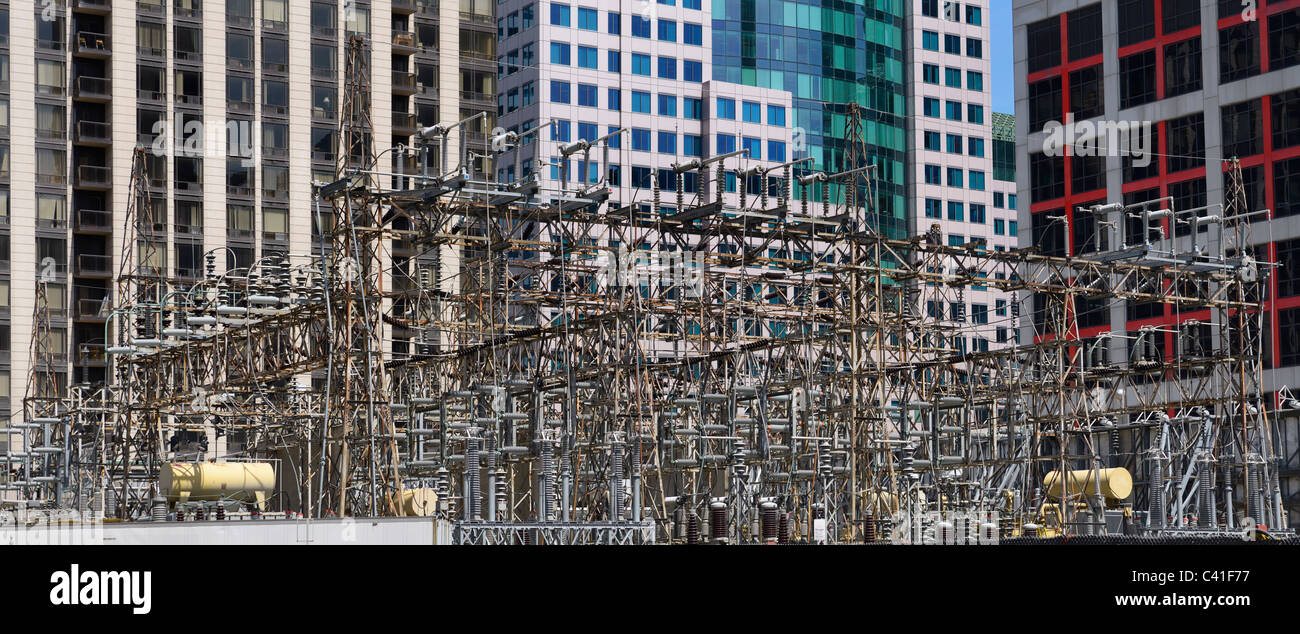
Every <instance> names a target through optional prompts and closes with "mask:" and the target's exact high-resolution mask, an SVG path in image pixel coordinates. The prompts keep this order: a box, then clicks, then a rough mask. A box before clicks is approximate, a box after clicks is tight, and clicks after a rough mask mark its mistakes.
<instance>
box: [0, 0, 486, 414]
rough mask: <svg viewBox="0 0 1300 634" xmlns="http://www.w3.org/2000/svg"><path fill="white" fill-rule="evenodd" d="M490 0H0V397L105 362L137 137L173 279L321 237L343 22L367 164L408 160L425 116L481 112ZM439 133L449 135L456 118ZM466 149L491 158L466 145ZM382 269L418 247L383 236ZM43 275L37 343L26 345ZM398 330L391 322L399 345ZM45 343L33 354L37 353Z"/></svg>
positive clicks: (342, 59)
mask: <svg viewBox="0 0 1300 634" xmlns="http://www.w3.org/2000/svg"><path fill="white" fill-rule="evenodd" d="M494 8H495V7H494V5H493V4H492V3H490V2H488V1H486V0H479V1H478V2H473V1H471V0H464V1H462V2H460V3H459V4H458V3H456V2H449V1H446V0H444V1H443V2H441V3H439V2H436V1H433V0H371V1H369V2H366V1H361V0H357V1H353V0H312V1H307V0H303V1H301V2H300V1H297V0H139V1H138V2H111V1H110V0H59V1H57V2H55V1H48V2H46V1H37V2H35V3H31V2H9V3H0V35H3V37H2V38H0V91H2V92H3V94H2V95H0V125H3V127H2V128H0V193H2V195H3V199H2V200H0V213H2V214H3V220H4V223H3V225H2V226H3V233H2V235H0V245H2V246H3V253H0V261H2V262H3V266H4V269H3V271H0V300H3V301H4V305H3V307H2V308H3V323H0V328H3V330H2V331H0V344H2V345H4V350H3V356H0V362H3V365H0V390H3V392H2V393H0V399H3V400H2V401H0V411H5V410H7V411H10V412H15V413H16V412H18V411H19V410H20V409H21V401H22V398H23V397H24V394H25V392H26V381H27V375H28V372H29V370H30V369H31V364H32V363H33V362H35V363H39V364H42V367H48V368H50V369H51V370H52V371H53V372H54V373H55V376H56V377H57V379H58V382H59V385H60V386H67V385H68V384H69V383H77V382H83V381H84V382H89V383H97V382H102V380H103V378H104V373H105V367H106V363H105V356H104V342H105V337H106V323H107V321H108V318H109V316H110V315H111V313H112V310H113V305H114V300H113V296H112V295H113V287H114V283H113V281H112V280H113V277H114V276H115V275H117V274H118V273H119V269H120V266H121V262H120V259H121V253H122V250H123V245H122V241H123V240H124V239H126V236H127V235H128V232H127V229H126V227H125V226H124V225H125V218H126V215H125V214H126V209H127V208H128V203H129V198H130V196H129V192H130V185H131V178H132V157H133V154H134V152H135V150H136V148H137V146H143V147H144V148H145V152H146V156H147V160H146V162H145V165H146V172H147V176H148V190H149V199H150V202H151V205H152V209H151V213H150V214H149V215H150V216H151V217H152V223H150V224H149V225H148V226H137V227H135V228H134V230H133V231H132V233H134V234H135V235H137V236H138V239H139V240H141V241H148V242H150V243H151V244H152V249H151V250H150V252H151V253H153V254H154V255H153V256H152V257H153V259H152V261H150V262H144V263H141V264H142V266H144V267H146V268H148V269H149V270H150V271H156V272H157V273H159V274H161V275H164V276H166V277H168V278H171V279H175V280H177V281H178V282H182V283H184V282H186V281H194V280H197V279H198V278H200V277H202V276H203V274H204V266H205V259H206V257H205V256H206V255H208V254H213V255H216V256H217V257H216V259H215V266H216V269H217V271H218V272H221V271H226V272H231V273H235V274H237V272H238V271H239V270H241V269H246V267H248V266H250V265H251V264H253V263H254V262H256V261H257V260H259V259H260V258H262V257H264V256H266V255H269V254H272V253H289V254H291V256H292V257H302V258H305V257H306V256H307V255H308V254H310V253H312V252H313V249H316V248H318V247H316V246H315V245H316V240H315V239H314V237H313V232H314V229H313V227H314V226H315V224H314V222H313V219H312V200H313V183H314V182H316V183H320V182H329V181H332V180H334V178H335V176H334V175H335V169H336V158H337V157H336V152H337V151H338V150H337V147H336V137H337V134H338V128H339V121H338V119H339V111H340V104H341V103H342V100H343V98H344V97H345V95H343V94H342V92H343V91H344V90H345V87H346V85H347V78H346V77H345V76H344V72H345V69H346V67H347V64H346V54H347V50H348V42H349V40H350V39H351V38H352V37H353V36H358V35H359V36H362V37H364V38H366V40H367V46H366V48H367V49H368V55H367V58H368V59H367V60H366V63H365V66H366V67H367V68H368V72H369V76H370V82H371V120H372V121H373V128H374V132H373V134H374V138H373V139H371V140H370V144H371V147H372V148H373V151H374V152H375V153H376V154H381V155H382V158H381V159H380V162H379V165H378V166H377V169H378V170H379V171H391V170H392V169H393V168H394V167H395V166H396V165H399V164H402V165H405V166H406V169H408V170H413V168H412V167H411V165H412V162H411V161H409V160H405V161H399V160H397V159H396V158H394V156H395V155H397V154H402V153H401V152H398V151H392V152H386V151H387V150H388V149H389V148H390V147H398V146H410V145H414V144H418V142H419V139H418V135H417V132H418V131H419V129H420V128H421V127H422V126H429V125H433V124H435V123H439V122H442V123H451V122H455V121H458V120H461V119H464V118H466V117H467V116H469V115H471V114H473V113H476V112H482V113H483V114H484V117H483V118H482V119H480V120H478V121H477V122H476V125H477V126H478V127H477V128H475V129H472V130H470V132H469V134H467V135H466V142H467V143H468V144H469V145H470V148H469V149H470V150H471V151H477V152H479V153H482V154H486V153H487V137H486V132H487V131H488V130H490V129H491V128H492V127H493V126H495V120H494V119H495V112H494V110H493V108H492V105H493V104H492V100H493V98H494V95H495V68H494V65H495V64H494V63H495V58H496V55H495V39H496V38H495V36H494V34H493V32H492V28H493V24H492V20H493V9H494ZM450 142H451V143H459V142H460V139H459V138H458V137H457V136H456V135H454V134H453V135H452V136H451V141H450ZM475 167H477V168H478V169H484V167H485V164H484V163H483V162H482V160H481V159H479V162H478V163H477V164H476V166H475ZM393 246H394V248H393V250H392V254H391V260H390V261H391V262H392V266H393V270H394V272H395V273H394V277H402V273H403V272H406V271H404V269H406V268H409V267H410V266H412V264H411V262H410V260H411V259H413V258H415V257H416V254H415V253H412V252H409V251H404V250H403V249H404V245H403V244H400V243H399V241H394V245H393ZM42 279H43V280H45V285H44V286H45V289H44V291H45V297H46V301H47V304H48V306H49V316H50V327H51V336H50V343H51V345H50V349H51V351H52V352H51V353H50V354H49V356H48V358H41V359H32V358H31V354H30V350H31V346H30V343H31V341H32V327H33V303H34V301H35V298H36V296H37V293H36V290H37V281H38V280H42ZM405 336H406V335H404V334H403V333H402V332H393V333H391V337H386V339H395V341H394V343H393V344H392V346H393V349H394V350H396V351H401V350H404V349H405V348H404V346H405V344H404V343H403V342H402V339H403V337H405ZM42 356H44V355H42Z"/></svg>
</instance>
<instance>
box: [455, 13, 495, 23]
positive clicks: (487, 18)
mask: <svg viewBox="0 0 1300 634" xmlns="http://www.w3.org/2000/svg"><path fill="white" fill-rule="evenodd" d="M460 19H461V20H462V21H465V22H478V23H480V24H492V23H493V22H496V20H495V19H494V18H493V17H492V16H491V15H486V14H483V13H472V12H470V11H461V12H460Z"/></svg>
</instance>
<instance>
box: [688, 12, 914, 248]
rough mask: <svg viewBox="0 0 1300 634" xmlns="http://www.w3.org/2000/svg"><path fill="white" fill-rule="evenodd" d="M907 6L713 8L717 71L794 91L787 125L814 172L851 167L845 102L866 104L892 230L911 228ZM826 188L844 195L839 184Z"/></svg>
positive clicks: (882, 217)
mask: <svg viewBox="0 0 1300 634" xmlns="http://www.w3.org/2000/svg"><path fill="white" fill-rule="evenodd" d="M707 1H708V0H706V2H707ZM906 4H907V3H905V2H901V1H889V2H883V1H877V0H868V1H864V2H837V3H830V4H826V3H820V2H809V1H807V0H774V1H768V0H760V1H751V0H717V1H715V2H712V11H711V19H712V40H711V41H712V42H713V47H712V51H711V53H712V61H713V78H714V79H716V80H719V81H726V82H731V83H737V84H743V85H745V86H753V87H756V88H767V89H775V90H784V91H788V92H789V93H791V94H792V95H793V110H792V114H793V117H792V119H791V124H792V125H793V126H794V130H795V135H796V138H798V139H799V146H800V148H801V152H803V153H804V154H803V155H805V156H810V157H812V158H813V159H814V163H813V166H812V169H816V170H824V171H826V172H828V173H834V172H838V171H840V170H842V169H843V168H844V167H845V165H846V163H845V155H846V153H847V152H848V144H849V142H848V140H847V139H846V134H845V131H846V130H847V129H848V127H849V126H848V120H847V117H846V108H845V105H846V104H848V103H849V102H856V103H858V104H859V105H861V106H862V111H863V126H862V127H863V135H862V136H863V145H864V147H863V150H864V151H863V152H861V153H860V155H861V156H863V160H865V161H867V162H868V163H875V164H876V165H877V169H876V186H877V188H878V194H879V195H878V196H877V198H876V204H877V212H878V216H877V224H878V226H879V228H880V229H881V230H882V231H883V232H884V233H885V234H886V235H888V236H890V237H904V236H906V235H907V233H908V231H909V226H908V221H907V218H908V210H907V204H906V202H905V200H906V197H907V195H908V192H907V190H906V186H905V183H906V182H907V175H906V168H905V161H906V153H907V135H906V124H905V117H906V116H907V114H908V109H907V105H906V103H905V85H906V82H907V71H906V70H905V66H906V50H905V44H904V41H905V35H904V28H905V23H906V15H907V13H906V8H905V5H906ZM811 195H812V196H816V195H817V194H816V192H812V193H811ZM830 195H831V197H832V200H842V199H843V192H841V191H840V187H839V186H833V187H832V188H831V192H830Z"/></svg>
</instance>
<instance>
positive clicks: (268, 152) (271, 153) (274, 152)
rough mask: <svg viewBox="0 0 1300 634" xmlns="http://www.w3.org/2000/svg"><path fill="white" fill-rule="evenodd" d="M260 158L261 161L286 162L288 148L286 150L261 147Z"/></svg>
mask: <svg viewBox="0 0 1300 634" xmlns="http://www.w3.org/2000/svg"><path fill="white" fill-rule="evenodd" d="M262 158H263V159H273V160H275V159H279V160H288V158H289V148H287V147H266V146H262Z"/></svg>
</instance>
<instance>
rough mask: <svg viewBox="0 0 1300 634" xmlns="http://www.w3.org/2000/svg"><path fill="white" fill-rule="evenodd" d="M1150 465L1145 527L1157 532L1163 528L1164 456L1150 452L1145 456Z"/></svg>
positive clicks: (1157, 452) (1156, 452)
mask: <svg viewBox="0 0 1300 634" xmlns="http://www.w3.org/2000/svg"><path fill="white" fill-rule="evenodd" d="M1147 462H1148V464H1149V465H1150V467H1149V469H1150V472H1151V476H1150V492H1149V493H1148V494H1147V526H1149V527H1150V528H1152V529H1155V530H1159V529H1162V528H1164V527H1165V462H1164V454H1162V453H1161V452H1159V451H1152V452H1151V453H1150V454H1149V455H1148V456H1147Z"/></svg>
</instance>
